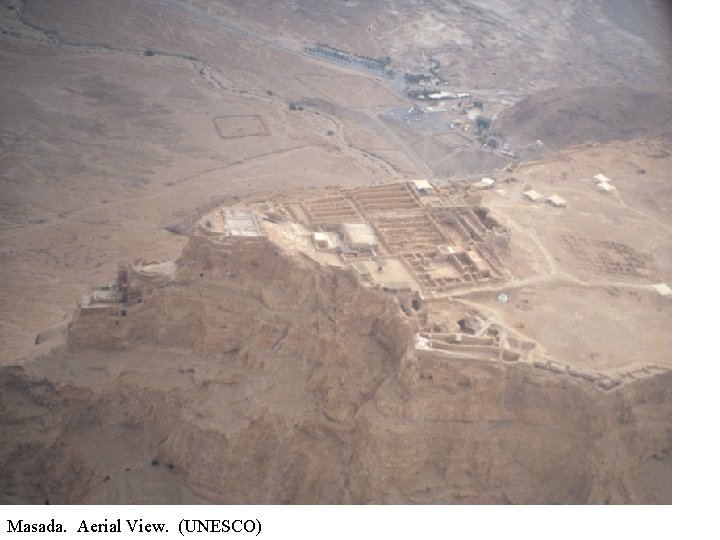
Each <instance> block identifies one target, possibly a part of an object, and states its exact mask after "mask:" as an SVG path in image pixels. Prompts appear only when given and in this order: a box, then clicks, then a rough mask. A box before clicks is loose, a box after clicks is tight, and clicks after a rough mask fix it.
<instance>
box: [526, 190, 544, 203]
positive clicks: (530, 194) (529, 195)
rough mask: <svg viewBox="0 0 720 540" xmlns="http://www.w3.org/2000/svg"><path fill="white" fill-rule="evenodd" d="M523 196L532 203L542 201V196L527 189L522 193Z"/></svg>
mask: <svg viewBox="0 0 720 540" xmlns="http://www.w3.org/2000/svg"><path fill="white" fill-rule="evenodd" d="M523 196H524V197H525V198H526V199H528V200H529V201H532V202H537V201H539V200H540V199H542V195H541V194H540V193H538V192H537V191H535V190H534V189H529V190H527V191H524V192H523Z"/></svg>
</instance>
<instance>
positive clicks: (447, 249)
mask: <svg viewBox="0 0 720 540" xmlns="http://www.w3.org/2000/svg"><path fill="white" fill-rule="evenodd" d="M459 252H460V250H459V249H458V248H456V247H455V246H448V245H442V246H438V247H437V254H438V258H439V259H440V260H441V261H447V260H448V258H449V257H450V256H451V255H455V254H457V253H459Z"/></svg>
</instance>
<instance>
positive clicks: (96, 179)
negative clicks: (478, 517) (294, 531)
mask: <svg viewBox="0 0 720 540" xmlns="http://www.w3.org/2000/svg"><path fill="white" fill-rule="evenodd" d="M669 28H670V14H669V11H668V9H667V3H666V2H664V1H662V0H652V1H645V2H632V3H627V2H621V1H619V0H591V1H587V2H579V3H564V4H558V5H554V4H553V5H549V4H548V3H547V2H543V1H539V0H538V1H535V0H514V1H512V2H506V1H492V2H476V1H474V0H458V1H452V2H447V1H439V0H423V1H420V2H417V1H410V0H390V1H383V2H380V1H374V0H373V1H367V2H364V1H347V2H336V1H329V0H308V1H302V2H294V1H284V0H271V1H268V2H237V1H231V0H210V1H206V2H200V1H196V0H127V1H123V2H113V1H110V0H0V72H2V76H0V117H2V121H0V487H1V489H0V502H3V503H32V504H41V503H46V502H48V503H110V504H116V503H118V504H119V503H188V502H212V503H669V502H671V498H672V489H671V476H672V438H671V433H672V388H671V381H672V353H671V341H672V277H673V275H672V261H671V254H672V178H671V176H672V175H671V169H672V147H671V144H670V138H671V134H672V117H671V98H672V89H671V86H670V85H671V60H670V31H669ZM248 224H250V225H248ZM248 227H249V228H250V229H252V230H253V231H254V232H252V233H247V230H246V229H247V228H248ZM353 231H354V232H353ZM358 231H360V232H358ZM246 233H247V234H246ZM255 236H257V238H255ZM358 238H360V240H358ZM128 276H130V277H128ZM133 279H136V280H137V283H140V284H141V286H139V288H138V290H140V289H142V291H143V292H142V294H140V293H138V291H137V290H134V289H132V287H131V286H130V284H132V283H134V282H133V281H132V280H133ZM136 293H137V294H136Z"/></svg>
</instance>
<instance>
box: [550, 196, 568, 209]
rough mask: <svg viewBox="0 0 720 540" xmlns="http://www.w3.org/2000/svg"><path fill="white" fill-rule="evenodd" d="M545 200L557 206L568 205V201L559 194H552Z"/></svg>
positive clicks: (563, 206)
mask: <svg viewBox="0 0 720 540" xmlns="http://www.w3.org/2000/svg"><path fill="white" fill-rule="evenodd" d="M545 201H546V202H547V203H548V204H551V205H552V206H554V207H556V208H565V207H566V206H567V201H566V200H565V199H563V198H562V197H560V196H558V195H552V196H551V197H548V198H547V199H545Z"/></svg>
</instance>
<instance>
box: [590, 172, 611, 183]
mask: <svg viewBox="0 0 720 540" xmlns="http://www.w3.org/2000/svg"><path fill="white" fill-rule="evenodd" d="M593 182H595V183H596V184H609V183H610V179H609V178H608V177H607V176H605V175H604V174H602V173H599V174H596V175H595V176H593Z"/></svg>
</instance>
